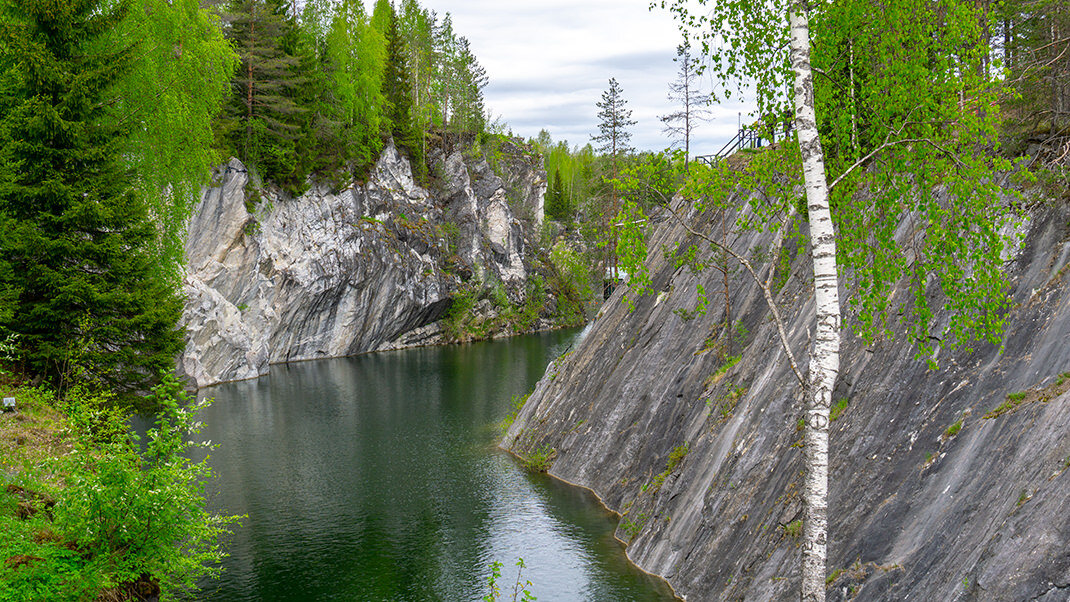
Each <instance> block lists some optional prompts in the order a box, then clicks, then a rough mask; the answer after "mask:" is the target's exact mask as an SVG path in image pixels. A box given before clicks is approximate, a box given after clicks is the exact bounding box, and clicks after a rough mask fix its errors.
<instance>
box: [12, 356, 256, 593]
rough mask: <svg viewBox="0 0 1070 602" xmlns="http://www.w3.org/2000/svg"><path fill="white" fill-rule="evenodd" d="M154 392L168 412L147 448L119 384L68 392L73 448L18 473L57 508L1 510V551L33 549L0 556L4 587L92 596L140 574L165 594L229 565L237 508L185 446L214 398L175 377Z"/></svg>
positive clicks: (162, 413) (37, 496) (193, 585)
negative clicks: (190, 395)
mask: <svg viewBox="0 0 1070 602" xmlns="http://www.w3.org/2000/svg"><path fill="white" fill-rule="evenodd" d="M151 401H152V402H154V403H155V404H156V405H157V407H159V408H160V413H159V417H158V419H157V422H156V425H155V426H154V428H152V429H151V430H150V431H149V432H148V434H147V437H146V441H145V442H144V449H142V442H141V441H140V440H139V438H138V436H137V435H136V434H134V433H132V432H130V431H129V429H128V428H127V426H126V423H125V416H123V415H122V414H121V413H120V412H119V411H117V410H115V409H114V408H115V404H114V399H113V398H112V396H111V395H109V394H105V393H99V392H93V391H90V390H87V389H85V388H82V387H80V386H76V387H74V388H72V389H71V390H70V391H69V392H68V395H67V398H66V400H65V402H64V410H65V412H66V414H67V416H68V418H67V431H68V432H69V433H70V436H71V439H72V442H71V445H72V449H71V451H70V453H68V454H66V455H65V456H62V457H58V458H52V459H49V460H47V461H45V462H43V463H40V464H38V465H37V466H36V470H33V471H25V472H23V474H21V475H20V476H19V479H20V481H21V483H20V487H22V488H23V489H24V490H27V491H33V492H35V494H34V499H36V500H39V501H40V505H41V506H42V507H41V508H40V510H47V511H38V512H35V513H34V514H33V516H31V517H30V520H19V519H17V518H14V517H12V516H11V515H10V514H9V513H3V514H0V557H3V558H5V559H8V558H13V557H21V558H23V559H29V560H28V561H27V562H25V563H24V564H23V565H22V566H12V564H13V563H4V564H0V582H3V583H4V584H5V586H4V596H6V597H5V599H15V600H23V599H25V600H38V599H47V600H92V599H94V598H97V597H98V596H107V595H112V594H115V593H116V592H117V591H118V589H117V588H119V587H120V586H123V585H124V584H131V583H134V582H136V581H138V580H139V579H141V580H142V581H145V580H146V579H149V580H151V581H153V582H156V583H158V585H159V586H160V588H161V590H162V591H163V592H164V594H165V595H166V594H167V593H168V592H177V591H180V590H194V589H196V583H197V581H198V579H200V578H201V577H203V576H205V575H212V574H215V573H216V572H218V571H219V569H218V568H217V567H216V566H214V565H215V564H216V563H218V561H219V560H220V559H221V558H222V557H223V556H224V553H223V552H222V550H221V548H220V546H219V538H220V537H221V536H223V535H224V534H225V533H227V532H229V526H230V525H231V524H232V523H233V522H234V520H235V517H222V516H218V515H214V514H212V513H210V512H208V510H207V509H206V507H205V504H206V501H205V497H204V486H205V483H206V482H207V480H208V479H209V478H210V476H211V470H210V468H209V467H208V465H207V463H206V462H205V461H201V462H194V461H192V460H190V459H189V458H188V457H186V455H187V452H188V451H189V449H190V448H191V446H192V444H190V443H188V442H187V441H186V436H187V434H190V433H196V432H197V431H198V427H199V425H198V423H196V422H195V421H194V417H195V415H196V413H197V412H198V411H200V410H201V409H202V408H203V407H205V406H206V405H207V402H202V403H198V404H192V405H188V404H187V402H188V400H187V399H186V396H185V394H184V393H183V391H182V388H181V386H180V385H179V384H178V382H177V381H176V380H175V379H174V378H172V377H165V378H164V379H163V382H162V383H161V384H160V385H158V386H157V387H156V388H155V389H153V394H152V400H151ZM184 406H185V407H184ZM7 491H8V492H10V491H12V490H11V489H10V488H9V489H8V490H7ZM3 495H4V492H0V496H3ZM24 495H25V494H24ZM45 500H50V501H45ZM53 504H54V505H53ZM48 506H51V507H48ZM143 576H144V577H143ZM109 592H110V593H109Z"/></svg>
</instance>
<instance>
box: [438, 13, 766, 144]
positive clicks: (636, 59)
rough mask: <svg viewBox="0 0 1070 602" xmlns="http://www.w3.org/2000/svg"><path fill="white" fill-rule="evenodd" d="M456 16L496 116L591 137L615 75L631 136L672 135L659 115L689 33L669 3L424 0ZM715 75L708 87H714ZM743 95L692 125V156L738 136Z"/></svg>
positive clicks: (562, 135)
mask: <svg viewBox="0 0 1070 602" xmlns="http://www.w3.org/2000/svg"><path fill="white" fill-rule="evenodd" d="M421 5H423V6H424V7H425V8H429V9H431V10H434V11H436V12H437V13H438V15H439V18H441V17H442V16H444V15H445V13H447V12H449V13H450V14H452V15H453V26H454V31H455V32H456V33H457V34H458V35H462V36H465V37H467V38H468V40H469V41H470V42H471V43H472V50H473V52H474V53H475V55H476V57H478V59H479V61H480V63H481V64H482V65H483V66H484V67H485V68H486V70H487V75H488V76H489V77H490V84H489V85H488V86H487V88H486V90H485V91H484V95H485V97H486V104H487V108H488V111H489V112H490V114H491V116H492V118H493V117H498V116H500V117H501V118H502V119H503V120H504V121H505V122H506V123H507V124H508V125H509V127H510V128H511V129H512V131H513V133H515V134H517V135H519V136H523V137H525V138H531V137H534V136H536V135H537V134H538V133H539V130H541V129H546V130H548V131H549V132H550V134H551V135H552V136H553V138H554V140H555V141H560V140H567V141H568V142H569V143H570V144H571V145H572V146H576V145H580V146H582V145H584V144H587V142H588V141H589V140H590V137H591V135H593V134H596V133H597V131H598V107H596V106H595V103H597V102H598V101H599V100H601V97H602V92H603V91H605V90H606V88H607V87H608V86H609V78H611V77H615V78H617V81H618V82H619V83H620V85H621V88H622V90H623V93H624V98H625V99H626V100H627V101H628V105H627V106H628V108H630V109H631V110H632V119H634V120H636V121H637V122H638V123H637V124H636V125H635V126H633V127H632V129H631V131H632V145H633V146H635V147H636V148H638V149H640V150H662V149H664V148H666V147H668V146H669V144H670V140H669V139H668V138H667V137H666V136H665V134H663V133H662V123H661V121H660V120H659V119H658V116H660V115H665V114H668V113H670V112H672V111H673V110H675V109H674V107H673V105H672V103H670V102H669V100H668V99H667V98H666V96H667V94H668V86H669V83H670V82H671V81H673V80H674V79H676V75H677V72H678V65H677V64H676V63H675V62H673V57H674V56H675V55H676V46H677V45H678V44H680V42H681V41H682V38H681V36H680V33H679V31H678V30H677V27H676V23H675V22H674V21H673V18H672V15H671V14H669V12H668V11H665V10H661V9H655V10H653V11H650V10H648V9H647V6H648V1H647V0H421ZM710 87H711V82H710V81H709V78H708V76H707V77H705V78H704V80H703V90H704V91H709V90H710ZM749 110H750V109H749V108H748V107H741V106H739V105H737V104H734V103H733V104H730V105H728V104H726V105H723V106H716V107H713V109H712V111H711V117H712V120H711V121H710V122H708V123H704V124H700V125H699V126H698V127H697V128H696V130H695V131H694V132H693V133H692V141H691V149H692V155H699V154H708V153H713V152H716V151H717V150H719V149H720V148H721V146H722V145H724V143H725V142H727V141H728V140H729V139H730V138H732V136H734V135H735V133H736V129H737V127H736V126H737V113H738V112H739V111H742V112H743V114H744V121H746V114H747V112H748V111H749Z"/></svg>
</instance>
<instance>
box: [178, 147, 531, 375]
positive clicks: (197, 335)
mask: <svg viewBox="0 0 1070 602" xmlns="http://www.w3.org/2000/svg"><path fill="white" fill-rule="evenodd" d="M440 164H441V165H440V169H439V171H441V172H443V173H445V177H444V178H443V180H442V182H440V187H441V188H442V189H443V191H444V192H441V193H439V194H437V195H436V194H433V193H432V192H430V191H428V190H426V189H424V188H422V187H421V186H419V185H417V184H416V182H415V181H414V180H413V176H412V171H411V168H410V165H409V163H408V161H407V160H405V159H404V158H403V157H401V156H400V155H399V154H398V152H397V151H396V150H395V148H394V147H393V146H392V145H391V146H388V148H387V149H386V150H385V151H384V152H383V155H382V157H381V159H380V160H379V162H378V164H377V165H376V167H375V169H374V170H373V171H372V173H371V174H370V176H369V178H368V181H367V183H365V184H363V185H353V186H351V187H349V188H346V189H344V190H341V191H332V190H330V189H328V188H326V187H324V186H319V185H314V186H312V187H311V189H310V190H309V191H308V192H306V193H305V194H303V195H301V196H300V197H299V198H288V197H287V196H286V195H285V194H283V193H281V192H278V191H272V190H263V191H261V190H259V189H251V187H250V186H248V184H249V174H248V173H247V172H246V169H245V167H244V166H243V165H242V164H241V162H240V161H238V160H237V159H232V160H231V161H230V162H229V163H228V164H227V165H226V166H225V167H224V168H222V169H221V170H220V172H219V174H218V178H217V184H216V185H214V186H212V187H210V188H208V189H207V190H206V191H205V192H204V194H203V198H202V201H201V203H200V204H199V206H198V207H197V209H196V210H195V212H194V216H193V218H192V219H191V220H190V223H189V227H188V234H187V238H186V256H187V266H188V268H187V274H186V276H185V279H184V290H185V293H186V298H187V301H186V308H185V314H184V320H183V323H184V326H185V328H186V332H187V337H186V339H187V346H186V350H185V352H184V353H183V354H182V356H181V357H180V358H179V362H178V364H179V372H180V373H182V374H184V375H185V376H186V377H187V378H188V380H189V381H190V383H191V384H193V385H194V386H198V387H203V386H206V385H210V384H214V383H218V382H224V381H230V380H240V379H245V378H254V377H257V376H260V375H263V374H266V373H267V369H268V365H269V364H273V363H280V362H288V361H296V360H308V359H317V358H328V357H339V356H346V355H353V354H357V353H361V352H366V351H373V350H376V349H379V348H396V347H402V346H408V345H419V344H430V343H435V342H440V341H441V340H442V332H441V330H442V329H441V328H440V327H437V326H436V325H435V324H433V323H434V322H435V320H437V319H438V318H440V317H441V316H442V315H443V313H444V312H445V311H446V310H447V309H448V308H449V306H450V302H451V301H450V299H451V295H452V294H453V293H454V292H455V291H456V290H457V288H458V287H459V286H460V285H461V283H462V280H469V281H471V278H472V277H473V276H474V277H475V281H476V282H479V283H494V282H501V283H503V284H504V285H505V286H506V288H507V290H509V291H511V296H512V297H515V298H516V299H517V300H522V298H523V294H524V290H525V289H524V282H525V280H526V278H527V276H528V270H529V267H528V264H527V261H528V258H527V256H526V250H527V242H526V239H525V236H526V234H527V232H526V230H525V228H524V227H523V222H522V221H521V220H520V219H518V217H517V215H516V213H514V211H526V210H527V209H525V208H528V207H537V208H541V203H542V199H541V194H542V193H543V192H544V191H545V182H546V175H545V172H543V171H541V169H540V166H539V164H538V163H533V164H532V165H531V166H530V169H527V170H526V171H524V170H518V171H515V172H509V173H510V174H512V175H511V177H515V178H516V182H512V183H506V182H504V181H503V180H502V178H500V177H498V176H497V175H495V173H494V170H492V169H491V168H490V166H489V165H488V164H487V162H486V160H485V159H483V158H479V159H476V160H466V159H465V157H464V156H463V155H462V154H461V153H460V152H457V153H453V154H451V155H449V156H443V157H441V158H440ZM473 179H475V182H473ZM509 195H512V196H513V197H515V198H514V199H508V196H509ZM530 195H536V196H538V197H539V198H529V196H530ZM258 197H259V198H258ZM507 201H512V202H507ZM514 208H516V209H514ZM538 218H539V219H541V215H539V216H538ZM449 224H453V226H450V225H449Z"/></svg>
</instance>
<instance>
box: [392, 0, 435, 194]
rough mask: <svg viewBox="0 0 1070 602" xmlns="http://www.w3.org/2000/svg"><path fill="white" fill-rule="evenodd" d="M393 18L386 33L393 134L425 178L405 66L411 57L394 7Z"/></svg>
mask: <svg viewBox="0 0 1070 602" xmlns="http://www.w3.org/2000/svg"><path fill="white" fill-rule="evenodd" d="M389 14H390V23H389V24H388V25H387V28H386V32H385V34H386V70H385V73H384V74H383V96H384V97H385V98H386V103H387V118H388V120H389V122H390V133H391V135H392V136H393V137H394V141H395V142H396V143H397V144H398V146H400V147H402V148H404V149H405V150H406V151H408V153H409V156H410V157H411V158H412V160H413V161H412V162H413V169H414V170H416V171H417V173H421V174H422V173H424V172H426V167H425V166H424V159H423V147H422V145H421V144H420V139H419V135H418V134H417V131H416V124H415V122H414V120H413V108H412V83H411V78H410V75H409V69H408V65H407V64H406V62H405V57H406V55H407V50H406V48H405V39H404V38H403V37H402V35H401V30H400V28H399V27H398V15H397V12H396V11H395V10H394V9H393V7H390V13H389Z"/></svg>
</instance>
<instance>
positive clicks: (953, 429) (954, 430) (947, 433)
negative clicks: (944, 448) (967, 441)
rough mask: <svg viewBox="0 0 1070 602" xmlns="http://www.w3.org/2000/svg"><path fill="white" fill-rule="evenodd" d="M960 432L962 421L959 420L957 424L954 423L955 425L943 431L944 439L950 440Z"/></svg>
mask: <svg viewBox="0 0 1070 602" xmlns="http://www.w3.org/2000/svg"><path fill="white" fill-rule="evenodd" d="M961 430H962V419H961V418H959V420H958V422H956V423H955V424H952V425H951V426H949V427H947V430H946V431H944V439H950V438H951V437H954V436H955V435H957V434H959V431H961Z"/></svg>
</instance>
